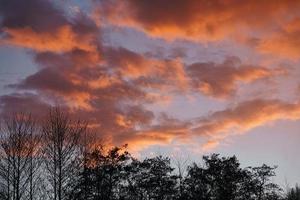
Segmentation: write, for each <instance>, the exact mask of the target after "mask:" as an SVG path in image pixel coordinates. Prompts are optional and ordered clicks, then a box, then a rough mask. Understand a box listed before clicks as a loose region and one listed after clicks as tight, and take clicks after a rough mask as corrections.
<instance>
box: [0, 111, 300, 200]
mask: <svg viewBox="0 0 300 200" xmlns="http://www.w3.org/2000/svg"><path fill="white" fill-rule="evenodd" d="M0 135H1V138H0V199H1V200H47V199H49V200H50V199H51V200H173V199H174V200H277V199H286V200H300V189H299V188H298V187H296V188H294V189H291V190H289V191H288V192H287V193H286V194H285V193H284V192H283V190H282V189H281V188H280V187H279V186H278V185H277V184H275V183H273V182H272V181H271V180H272V177H273V176H275V167H270V166H267V165H262V166H260V167H247V168H242V167H241V166H240V163H239V161H238V160H237V158H236V157H235V156H233V157H220V156H219V155H217V154H212V155H210V156H204V157H203V162H202V163H201V164H196V163H194V164H191V165H189V166H187V167H183V165H181V164H180V162H177V163H176V164H175V165H174V164H172V163H171V160H170V158H168V157H163V156H156V157H153V158H146V159H144V160H138V159H135V158H134V157H133V156H131V155H130V153H128V152H127V150H126V146H124V147H113V148H109V149H106V148H104V147H103V146H102V145H101V144H97V143H95V142H94V141H91V140H90V137H88V135H89V134H88V133H87V123H85V122H82V121H74V120H70V118H69V117H68V115H67V114H66V113H64V112H63V111H61V110H60V109H58V108H55V109H52V110H51V111H50V112H49V114H48V116H47V118H46V119H45V120H43V121H42V122H40V121H39V122H38V123H37V121H36V120H35V119H33V117H32V116H31V115H27V114H14V115H12V116H8V117H5V118H4V119H3V120H2V122H1V131H0Z"/></svg>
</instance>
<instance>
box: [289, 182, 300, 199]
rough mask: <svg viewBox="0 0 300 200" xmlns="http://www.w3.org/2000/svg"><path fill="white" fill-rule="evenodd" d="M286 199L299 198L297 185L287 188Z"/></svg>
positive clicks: (299, 191) (299, 190)
mask: <svg viewBox="0 0 300 200" xmlns="http://www.w3.org/2000/svg"><path fill="white" fill-rule="evenodd" d="M286 200H300V188H299V187H298V185H296V186H295V188H292V189H289V190H288V192H287V195H286Z"/></svg>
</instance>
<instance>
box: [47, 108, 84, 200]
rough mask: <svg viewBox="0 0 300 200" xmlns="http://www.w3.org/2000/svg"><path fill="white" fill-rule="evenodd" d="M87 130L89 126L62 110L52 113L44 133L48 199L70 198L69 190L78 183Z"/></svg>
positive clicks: (57, 109) (54, 110)
mask: <svg viewBox="0 0 300 200" xmlns="http://www.w3.org/2000/svg"><path fill="white" fill-rule="evenodd" d="M85 130H86V123H82V122H81V121H72V120H70V119H69V117H68V116H67V115H66V114H65V113H64V112H63V111H62V110H61V109H59V108H53V109H51V110H50V112H49V116H48V118H47V119H46V121H45V123H44V125H43V128H42V132H43V140H44V148H43V149H44V150H43V154H44V161H45V168H46V169H45V170H46V173H47V177H46V178H47V180H48V183H49V186H48V190H49V197H50V198H51V199H54V200H63V199H66V198H67V194H68V191H70V190H71V189H72V184H73V183H74V182H76V181H74V179H75V178H76V170H77V169H78V166H79V159H78V156H79V155H80V147H79V145H78V144H79V139H80V136H81V135H83V133H84V132H85Z"/></svg>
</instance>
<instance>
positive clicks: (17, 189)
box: [0, 113, 38, 200]
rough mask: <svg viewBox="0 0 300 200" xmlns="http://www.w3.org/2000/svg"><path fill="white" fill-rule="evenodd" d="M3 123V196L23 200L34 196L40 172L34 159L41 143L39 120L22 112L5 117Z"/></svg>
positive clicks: (0, 144) (0, 176) (0, 141)
mask: <svg viewBox="0 0 300 200" xmlns="http://www.w3.org/2000/svg"><path fill="white" fill-rule="evenodd" d="M1 124H2V127H1V138H0V156H1V158H0V179H1V181H0V182H1V188H2V189H1V191H2V196H3V197H4V199H8V200H21V199H25V198H27V197H28V196H33V195H34V192H35V191H34V189H33V188H34V187H33V185H34V178H33V177H35V173H36V172H37V170H36V169H37V165H35V164H34V160H35V156H36V152H37V146H38V145H37V141H38V140H36V137H37V132H36V130H37V129H36V124H35V121H34V120H33V118H32V116H31V115H29V114H23V113H19V114H13V115H11V116H10V117H7V118H5V119H4V120H3V121H2V123H1ZM4 188H5V189H4ZM30 199H33V198H30Z"/></svg>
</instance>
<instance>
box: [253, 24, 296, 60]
mask: <svg viewBox="0 0 300 200" xmlns="http://www.w3.org/2000/svg"><path fill="white" fill-rule="evenodd" d="M257 49H258V50H259V51H261V52H263V53H270V54H274V55H279V56H281V57H285V58H291V59H299V55H300V18H296V19H293V20H292V21H291V22H289V23H287V24H285V25H284V26H283V28H282V29H281V30H280V31H278V32H275V33H273V34H271V35H270V36H269V37H267V38H266V39H263V40H262V41H261V43H259V45H258V47H257Z"/></svg>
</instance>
